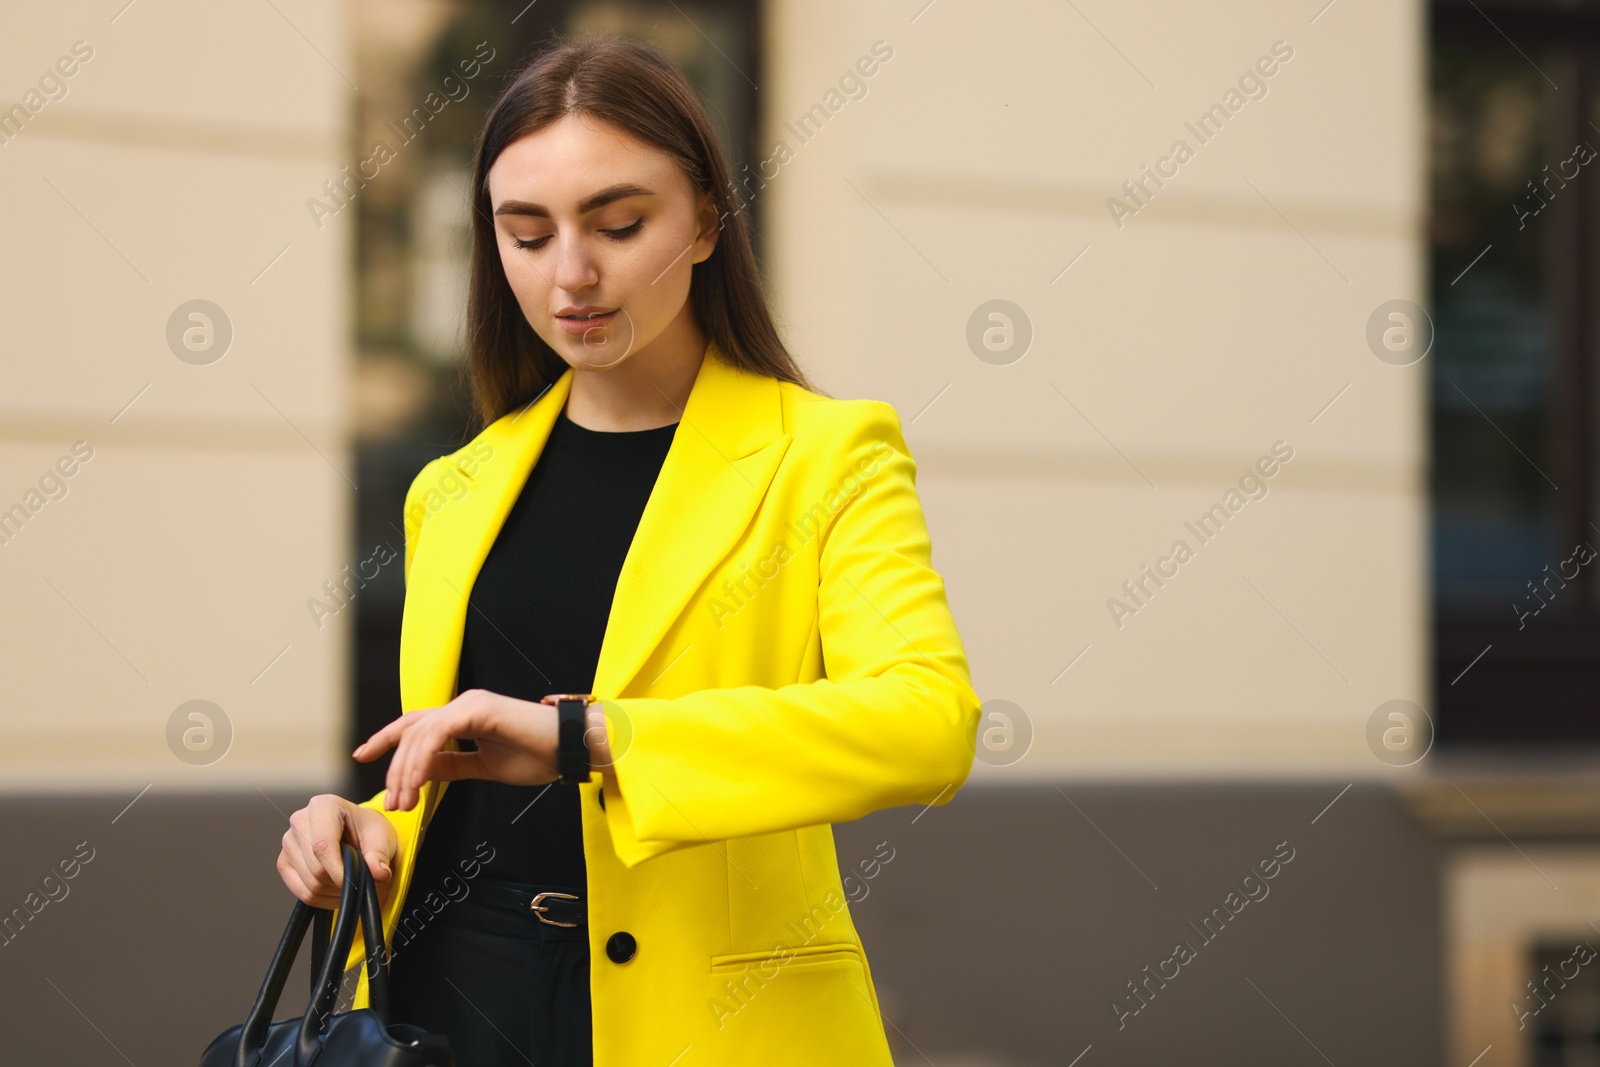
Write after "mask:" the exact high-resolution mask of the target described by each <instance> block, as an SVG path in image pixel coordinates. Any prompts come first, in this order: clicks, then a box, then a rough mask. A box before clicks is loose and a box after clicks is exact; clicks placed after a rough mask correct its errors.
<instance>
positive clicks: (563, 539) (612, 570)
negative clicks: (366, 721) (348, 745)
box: [408, 410, 678, 895]
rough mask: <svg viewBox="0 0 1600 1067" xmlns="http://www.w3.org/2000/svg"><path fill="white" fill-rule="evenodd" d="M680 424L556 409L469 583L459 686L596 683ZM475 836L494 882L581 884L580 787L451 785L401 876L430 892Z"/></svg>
mask: <svg viewBox="0 0 1600 1067" xmlns="http://www.w3.org/2000/svg"><path fill="white" fill-rule="evenodd" d="M677 426H678V424H677V423H672V424H670V425H667V426H660V427H656V428H655V429H651V430H624V431H605V430H590V429H587V428H585V427H583V426H579V425H578V424H577V423H575V422H573V421H572V420H571V419H569V418H568V417H567V413H566V411H565V410H562V411H561V412H560V414H558V415H557V416H556V421H555V423H554V425H553V426H552V427H551V430H550V438H549V440H548V441H546V442H545V447H544V450H543V452H541V453H540V455H539V459H538V462H537V463H535V464H534V468H533V470H532V471H531V472H530V473H529V475H528V480H527V482H526V483H525V484H524V485H523V487H522V491H521V493H520V494H519V495H518V497H517V501H516V503H515V504H514V505H513V506H512V508H511V512H510V514H508V515H507V516H506V521H505V524H504V525H503V526H502V527H501V529H500V532H499V534H498V536H497V537H496V540H495V543H494V545H493V546H492V547H491V548H490V550H489V554H488V556H487V557H485V559H484V563H483V568H482V570H480V571H479V573H478V577H477V580H476V581H475V582H474V583H473V587H472V591H471V594H470V596H469V598H468V603H469V606H468V609H467V620H466V628H465V631H464V633H463V636H462V643H461V670H460V674H459V677H458V682H457V687H456V691H457V692H458V693H460V692H465V691H466V690H468V689H472V688H480V689H487V690H489V691H491V692H495V693H502V694H505V695H506V696H512V697H517V698H519V699H522V700H540V699H542V698H543V697H545V696H547V695H549V694H551V693H588V692H591V691H592V689H593V686H594V676H595V668H596V666H597V665H598V663H599V661H600V643H601V640H602V638H603V637H604V636H605V630H606V620H607V619H608V618H609V617H610V615H611V598H612V595H613V593H614V592H615V591H616V586H617V577H618V575H619V574H620V573H621V571H622V562H623V559H624V558H625V557H626V556H627V553H628V546H629V545H631V544H632V543H633V535H634V532H635V531H636V530H637V529H638V525H639V518H640V516H641V515H642V514H643V512H644V506H645V503H646V502H647V501H648V500H649V498H650V492H651V490H652V489H653V488H654V487H655V482H656V477H657V475H659V474H660V471H661V465H662V463H663V462H665V460H666V455H667V449H668V448H669V447H670V446H671V444H672V438H673V434H674V433H675V432H676V431H677ZM550 710H551V712H552V713H554V711H555V709H554V708H551V709H550ZM461 747H462V748H463V749H472V748H474V747H475V745H474V743H473V742H471V741H469V740H463V741H462V742H461ZM482 841H487V842H489V844H490V846H492V847H493V849H494V858H493V859H491V860H489V861H488V862H487V863H485V864H483V868H482V873H483V874H484V875H487V876H488V877H490V878H503V879H506V880H509V881H515V882H523V883H527V884H532V885H561V886H571V887H575V888H578V889H580V890H581V889H586V888H587V884H588V883H587V874H586V871H587V868H586V866H585V864H584V858H583V830H582V823H581V820H580V807H579V799H578V787H577V786H576V785H560V784H558V783H555V782H552V783H550V784H548V785H536V786H517V785H505V784H503V783H500V782H491V781H483V780H479V779H463V780H461V781H456V782H451V783H450V785H449V788H447V789H446V790H445V793H444V799H443V800H442V801H441V802H440V806H439V810H438V811H436V812H435V813H434V816H433V819H432V820H431V821H430V823H429V824H428V830H427V833H426V834H425V835H424V837H423V842H424V844H423V847H422V849H421V851H420V853H419V855H418V857H417V867H416V873H415V875H413V878H412V882H411V884H412V885H413V886H417V887H419V889H418V892H419V893H422V892H426V888H424V887H437V886H439V885H440V884H441V883H442V882H443V880H444V877H445V876H446V875H447V874H450V873H451V872H452V871H454V870H460V869H462V868H460V867H458V866H457V863H458V862H459V861H463V860H466V859H467V858H469V857H471V856H473V854H474V852H475V850H476V849H477V847H478V844H479V842H482ZM485 851H487V850H485ZM408 895H409V894H408Z"/></svg>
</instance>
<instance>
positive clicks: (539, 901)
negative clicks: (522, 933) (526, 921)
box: [528, 890, 578, 926]
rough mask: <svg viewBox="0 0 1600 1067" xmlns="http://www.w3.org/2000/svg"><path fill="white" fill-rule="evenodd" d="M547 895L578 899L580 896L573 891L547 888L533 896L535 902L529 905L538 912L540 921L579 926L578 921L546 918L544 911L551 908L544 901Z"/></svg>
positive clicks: (555, 924) (556, 924) (564, 898)
mask: <svg viewBox="0 0 1600 1067" xmlns="http://www.w3.org/2000/svg"><path fill="white" fill-rule="evenodd" d="M545 897H560V898H561V899H562V900H577V899H578V897H577V895H576V894H573V893H557V892H555V891H554V890H547V891H546V892H543V893H540V894H539V895H538V896H536V897H534V898H533V902H532V903H531V904H529V905H528V907H529V908H530V910H532V911H533V912H534V913H535V914H537V916H538V918H539V921H540V922H542V923H549V924H550V925H551V926H577V925H578V924H577V923H564V922H557V921H556V920H554V919H546V918H545V917H544V913H545V912H546V911H548V910H549V905H547V904H545V903H543V901H544V898H545Z"/></svg>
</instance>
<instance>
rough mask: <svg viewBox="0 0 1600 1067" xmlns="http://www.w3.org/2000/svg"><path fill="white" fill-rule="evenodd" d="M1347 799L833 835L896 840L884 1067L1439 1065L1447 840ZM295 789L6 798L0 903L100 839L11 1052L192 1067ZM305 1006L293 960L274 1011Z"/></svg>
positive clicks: (262, 916)
mask: <svg viewBox="0 0 1600 1067" xmlns="http://www.w3.org/2000/svg"><path fill="white" fill-rule="evenodd" d="M1344 784H1345V783H1343V782H1329V783H1326V784H1296V785H1293V786H1266V785H1262V786H1246V785H1238V784H1226V785H1213V784H1207V785H1127V784H1118V785H1108V784H1101V785H1092V786H1091V785H1076V784H1069V783H1058V785H1059V786H1060V790H1061V791H1058V790H1057V788H1055V787H1053V786H1051V785H1049V784H1041V785H1030V786H1026V787H995V786H987V785H986V786H978V785H970V786H968V787H967V788H966V789H964V790H962V792H961V793H960V794H959V795H958V796H957V797H956V798H955V799H954V800H953V801H952V802H951V803H950V804H949V805H947V806H945V807H941V808H931V809H928V810H926V811H920V810H919V809H913V808H897V809H894V810H891V811H884V812H879V813H877V814H875V815H873V816H870V817H868V818H866V819H863V820H861V821H859V822H856V823H851V824H848V825H843V826H839V827H837V828H836V834H837V841H838V848H839V858H840V864H841V866H842V867H846V868H854V869H856V873H857V875H858V876H861V875H864V874H865V873H866V872H869V871H871V870H873V868H872V867H871V861H872V860H873V859H874V858H877V857H881V856H882V855H886V854H887V853H888V850H887V849H883V848H880V842H888V844H889V846H890V847H892V848H893V850H894V852H893V859H891V860H890V861H889V862H888V863H885V864H881V865H880V866H878V867H877V868H876V873H875V874H874V875H873V876H872V877H871V878H866V877H862V878H861V881H860V882H859V888H857V889H856V890H855V891H854V895H855V896H857V897H858V898H859V902H858V903H856V904H855V905H853V907H852V912H853V914H854V916H855V919H856V922H857V924H858V926H859V928H860V930H861V933H862V936H863V938H864V939H865V941H866V944H867V950H868V955H869V957H870V960H871V964H872V968H873V976H874V979H875V981H876V982H877V984H878V987H879V991H880V994H881V999H882V1002H883V1007H884V1010H885V1012H886V1014H887V1016H888V1018H889V1021H890V1023H891V1024H892V1025H891V1026H890V1027H889V1028H888V1029H889V1033H890V1037H891V1040H892V1042H893V1043H894V1045H895V1051H896V1060H897V1062H900V1063H902V1064H911V1063H922V1062H926V1061H925V1060H924V1059H923V1056H924V1055H925V1056H927V1057H928V1058H929V1059H931V1060H932V1061H933V1062H934V1063H936V1064H938V1065H939V1067H975V1065H977V1064H993V1065H1012V1067H1023V1065H1027V1067H1032V1065H1035V1064H1038V1065H1044V1064H1050V1065H1052V1067H1062V1065H1065V1064H1068V1063H1070V1062H1072V1059H1073V1057H1075V1056H1077V1055H1078V1054H1079V1053H1080V1052H1082V1051H1083V1050H1084V1049H1085V1048H1086V1047H1087V1046H1090V1045H1092V1046H1093V1048H1092V1049H1091V1050H1090V1052H1089V1053H1088V1055H1087V1056H1085V1057H1084V1058H1083V1059H1082V1060H1081V1061H1080V1067H1103V1065H1114V1064H1140V1065H1144V1064H1151V1063H1165V1062H1182V1063H1185V1064H1191V1065H1208V1064H1218V1065H1221V1064H1227V1065H1230V1067H1236V1065H1238V1064H1240V1063H1284V1064H1290V1063H1306V1064H1310V1063H1321V1062H1323V1061H1322V1058H1321V1056H1319V1055H1318V1052H1317V1050H1320V1052H1321V1053H1322V1054H1323V1055H1325V1056H1326V1057H1327V1058H1328V1059H1329V1060H1331V1061H1332V1062H1334V1063H1337V1064H1346V1063H1361V1064H1366V1065H1384V1064H1396V1065H1400V1064H1404V1065H1406V1067H1429V1065H1434V1064H1437V1063H1439V1039H1440V1010H1441V1009H1440V1003H1441V1001H1440V982H1441V977H1440V964H1439V960H1440V958H1441V943H1440V938H1441V934H1440V924H1439V914H1438V910H1439V900H1440V893H1439V888H1440V887H1439V877H1440V874H1439V872H1440V866H1441V865H1440V861H1441V847H1440V846H1439V844H1438V843H1437V842H1435V841H1433V840H1432V839H1431V838H1429V837H1428V836H1427V835H1426V834H1425V833H1424V832H1423V831H1422V830H1421V829H1420V828H1419V827H1417V826H1416V825H1415V824H1414V822H1413V821H1412V820H1411V819H1410V817H1409V816H1408V815H1407V814H1406V813H1405V812H1404V811H1403V810H1402V809H1401V807H1400V805H1399V803H1398V802H1397V800H1396V799H1395V798H1394V796H1393V795H1392V794H1391V793H1389V792H1388V791H1387V790H1384V789H1381V788H1377V787H1366V786H1359V785H1358V786H1356V787H1354V788H1352V789H1351V790H1350V791H1349V792H1348V793H1346V794H1345V795H1344V796H1343V797H1342V798H1341V799H1340V800H1339V801H1338V803H1336V804H1334V805H1333V807H1332V808H1331V809H1329V810H1328V811H1327V812H1326V813H1325V814H1323V815H1321V817H1320V818H1318V819H1317V821H1316V823H1315V824H1313V823H1312V819H1313V818H1317V816H1318V813H1319V812H1321V811H1322V809H1323V808H1324V807H1325V806H1326V805H1327V804H1328V802H1329V801H1330V800H1331V799H1333V797H1334V796H1335V795H1336V794H1337V793H1338V792H1339V790H1341V789H1342V788H1344ZM1069 797H1070V800H1069V799H1068V798H1069ZM304 799H305V798H304V797H303V796H294V795H281V794H272V795H270V802H269V798H266V797H263V796H261V795H259V794H254V793H252V794H245V795H238V794H232V795H226V796H212V797H205V798H203V800H201V801H198V802H197V800H196V798H194V797H192V796H191V797H170V796H169V797H162V796H155V795H146V796H144V797H143V798H141V799H140V800H139V801H138V802H137V803H136V804H134V805H133V807H131V808H129V809H128V810H127V811H126V812H123V813H122V814H120V816H119V812H122V809H123V808H124V807H125V806H126V805H127V799H108V798H103V797H101V798H61V797H50V798H43V797H21V798H18V797H13V798H7V799H5V800H4V801H0V804H3V809H0V810H3V812H4V814H3V817H0V855H3V856H4V857H5V863H4V869H3V871H0V908H3V909H4V910H5V911H7V912H9V911H10V909H12V908H13V907H22V906H23V905H24V901H25V900H26V899H27V897H28V894H29V893H30V892H35V891H40V887H41V882H42V880H43V879H44V877H45V876H46V875H47V874H48V873H50V871H52V870H54V869H55V868H56V866H57V864H58V862H59V861H61V860H62V859H66V858H68V857H70V856H71V855H72V854H73V852H74V849H75V848H77V846H78V845H79V843H80V842H85V841H86V842H88V844H89V845H90V846H91V847H92V848H93V849H94V858H93V859H92V860H91V861H90V862H88V863H87V864H84V865H83V866H82V867H81V869H80V870H79V871H78V874H77V876H76V877H74V878H73V879H71V880H70V881H68V882H65V883H64V884H65V886H66V887H67V889H68V893H67V895H66V896H65V898H63V899H60V900H58V901H53V902H51V903H49V904H47V905H45V906H44V908H43V909H42V910H41V911H40V912H39V913H38V914H37V915H36V916H34V917H33V919H32V920H31V921H30V922H29V923H28V924H27V925H26V926H25V927H23V928H22V930H21V931H20V933H17V934H16V935H15V936H14V937H13V938H12V939H11V940H10V941H8V942H6V943H5V947H3V948H0V1019H3V1020H4V1022H5V1024H6V1025H5V1027H4V1030H5V1034H6V1042H7V1056H6V1058H7V1060H8V1061H9V1062H17V1063H63V1064H65V1063H70V1064H74V1065H81V1067H92V1065H96V1064H106V1065H113V1064H126V1063H127V1062H130V1061H131V1062H132V1063H135V1064H138V1065H140V1067H144V1065H146V1064H184V1063H193V1062H196V1061H197V1060H198V1058H199V1054H200V1050H201V1049H202V1048H203V1047H204V1045H205V1044H206V1043H207V1042H208V1041H209V1040H210V1039H211V1038H212V1037H214V1036H215V1035H216V1034H217V1033H218V1032H220V1031H221V1030H223V1029H225V1028H226V1027H228V1026H230V1025H232V1024H234V1023H236V1022H239V1021H241V1020H242V1018H243V1016H244V1012H245V1010H246V1009H247V1008H248V1006H249V1002H250V1000H251V998H252V997H253V996H254V995H255V992H256V989H257V987H258V985H259V983H260V981H261V978H262V975H263V972H264V970H265V967H266V964H267V960H268V958H269V956H270V955H271V952H272V949H273V947H274V946H275V945H276V943H277V939H278V936H279V934H280V933H281V932H282V928H283V924H284V923H285V921H286V920H287V919H288V915H289V911H290V908H291V907H292V905H293V898H292V897H291V896H290V895H289V893H288V891H287V890H286V889H284V888H283V886H282V884H281V882H279V880H278V876H277V872H276V870H275V869H274V860H275V859H276V856H277V850H278V843H279V839H280V838H281V836H282V834H283V830H284V825H285V824H284V815H283V814H280V811H281V812H283V813H287V812H290V811H293V810H294V809H295V808H296V807H299V806H300V805H301V804H302V803H303V802H304ZM114 818H115V819H116V820H117V821H116V822H115V823H113V822H112V820H113V819H114ZM1091 820H1092V822H1091ZM1280 842H1288V845H1289V847H1292V848H1293V849H1294V858H1293V859H1292V860H1291V861H1290V862H1289V863H1287V864H1286V865H1284V866H1283V867H1282V868H1281V870H1280V871H1279V873H1278V874H1277V876H1276V877H1275V878H1273V879H1272V880H1271V881H1269V882H1266V883H1265V885H1266V886H1268V887H1269V889H1268V893H1267V896H1266V897H1265V898H1263V899H1261V900H1259V901H1256V902H1253V903H1249V904H1246V905H1245V906H1244V907H1243V909H1242V910H1241V911H1240V912H1239V914H1238V915H1237V916H1235V917H1233V918H1232V919H1231V920H1229V922H1228V924H1227V926H1226V927H1225V928H1224V929H1223V931H1222V933H1221V934H1219V935H1216V936H1215V938H1214V939H1213V940H1212V941H1210V942H1209V943H1207V942H1205V941H1203V940H1202V939H1201V937H1200V936H1199V935H1198V934H1197V933H1196V932H1195V931H1194V930H1193V929H1192V928H1190V927H1189V925H1188V924H1189V923H1190V922H1191V921H1192V922H1194V923H1196V924H1198V923H1200V921H1201V920H1202V918H1203V917H1204V916H1205V915H1206V914H1207V913H1208V912H1209V911H1210V910H1211V909H1212V908H1215V907H1222V906H1223V905H1224V898H1225V897H1226V896H1227V894H1228V893H1229V892H1230V890H1235V889H1237V888H1238V887H1239V886H1240V882H1241V879H1242V878H1243V876H1244V875H1246V874H1248V873H1249V872H1251V871H1252V870H1254V869H1255V868H1256V865H1257V864H1258V863H1259V861H1261V860H1262V859H1264V858H1269V857H1271V856H1272V855H1273V853H1274V850H1275V848H1276V847H1277V846H1278V845H1279V843H1280ZM863 861H866V862H867V863H868V866H867V868H866V871H863V870H862V869H861V867H860V865H861V863H862V862H863ZM1141 872H1142V873H1141ZM1156 887H1159V888H1156ZM1254 891H1255V892H1256V893H1257V894H1258V895H1259V893H1260V890H1259V889H1255V890H1254ZM862 892H864V893H865V896H861V893H862ZM42 895H43V894H42V892H41V896H42ZM57 895H59V889H58V890H57ZM1241 895H1242V894H1241ZM1236 906H1237V905H1236ZM1180 940H1183V941H1187V942H1188V943H1189V944H1190V945H1191V946H1193V947H1194V949H1195V950H1196V951H1195V956H1194V958H1193V959H1192V960H1191V961H1190V962H1189V963H1188V964H1186V965H1182V966H1181V967H1179V970H1178V975H1177V977H1176V978H1173V979H1171V980H1170V981H1168V982H1167V983H1166V985H1165V987H1164V988H1161V987H1156V986H1155V985H1154V981H1153V980H1152V983H1151V984H1152V987H1153V988H1155V996H1154V998H1153V999H1151V1000H1150V1001H1149V1003H1148V1005H1147V1006H1146V1007H1144V1008H1143V1009H1142V1010H1141V1011H1140V1012H1139V1014H1137V1015H1133V1016H1131V1017H1128V1018H1126V1019H1124V1020H1123V1022H1124V1024H1125V1025H1124V1026H1123V1028H1122V1029H1120V1030H1119V1029H1118V1025H1117V1019H1116V1016H1115V1014H1114V1013H1113V1011H1112V1009H1111V1007H1110V1004H1111V1002H1112V1000H1113V998H1116V997H1118V996H1119V995H1123V994H1126V993H1127V988H1126V983H1128V982H1130V981H1134V980H1136V979H1142V978H1143V977H1144V974H1145V972H1144V971H1143V968H1144V967H1145V966H1146V965H1149V966H1150V968H1151V970H1152V971H1155V970H1156V969H1157V968H1158V965H1159V964H1160V963H1161V961H1162V960H1164V959H1166V958H1167V957H1168V956H1170V955H1171V954H1172V950H1173V947H1174V945H1175V944H1176V943H1177V942H1178V941H1180ZM1168 973H1171V969H1170V967H1169V968H1168ZM1252 983H1254V987H1255V988H1252ZM305 989H306V973H305V963H304V959H303V958H302V960H301V961H300V962H299V964H298V965H297V967H296V970H295V975H294V977H293V978H292V979H291V982H290V985H289V988H288V992H287V994H286V996H285V1004H284V1005H282V1006H281V1009H280V1012H279V1016H280V1017H282V1016H283V1015H287V1014H290V1013H291V1012H292V1011H298V1010H301V1009H303V1006H304V1003H305ZM1297 1029H1298V1031H1299V1032H1297ZM1302 1035H1303V1036H1302ZM1312 1044H1314V1045H1315V1050H1314V1049H1313V1048H1312V1047H1311V1046H1312ZM918 1050H920V1054H919V1051H918Z"/></svg>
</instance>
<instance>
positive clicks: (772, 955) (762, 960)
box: [711, 941, 861, 974]
mask: <svg viewBox="0 0 1600 1067" xmlns="http://www.w3.org/2000/svg"><path fill="white" fill-rule="evenodd" d="M846 962H848V963H860V962H861V946H859V945H857V944H856V943H855V942H853V941H833V942H829V943H827V944H823V945H801V946H800V947H799V948H788V947H785V946H781V945H780V946H776V947H774V948H770V949H767V950H765V951H762V952H732V953H728V954H726V955H722V956H712V957H711V973H712V974H717V973H719V972H722V971H742V970H744V969H746V968H747V967H759V966H761V965H765V969H767V970H771V969H773V968H782V967H790V966H793V965H794V964H797V963H846Z"/></svg>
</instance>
